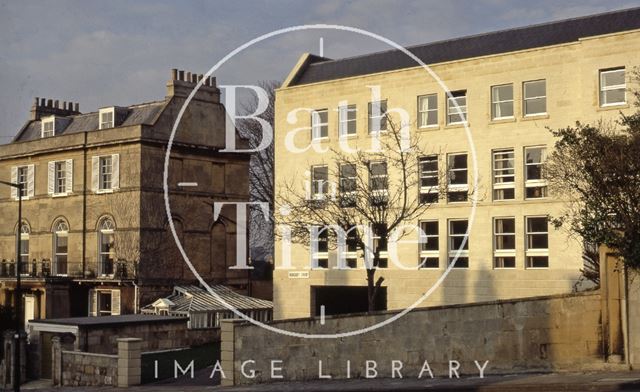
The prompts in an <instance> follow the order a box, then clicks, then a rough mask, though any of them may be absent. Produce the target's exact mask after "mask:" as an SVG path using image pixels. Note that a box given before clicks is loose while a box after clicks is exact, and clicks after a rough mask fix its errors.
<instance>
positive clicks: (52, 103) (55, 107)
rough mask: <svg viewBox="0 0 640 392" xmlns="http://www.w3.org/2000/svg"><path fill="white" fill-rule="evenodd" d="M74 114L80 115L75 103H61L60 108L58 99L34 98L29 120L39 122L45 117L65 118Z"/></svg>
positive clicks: (77, 105) (78, 106)
mask: <svg viewBox="0 0 640 392" xmlns="http://www.w3.org/2000/svg"><path fill="white" fill-rule="evenodd" d="M74 105H75V107H74ZM75 114H80V105H79V104H78V103H77V102H76V103H75V104H74V103H73V102H70V101H69V102H67V101H62V106H61V105H60V100H58V99H56V100H53V99H48V98H40V97H35V98H34V100H33V105H32V106H31V116H30V119H31V120H40V119H41V118H42V117H47V116H60V117H67V116H72V115H75Z"/></svg>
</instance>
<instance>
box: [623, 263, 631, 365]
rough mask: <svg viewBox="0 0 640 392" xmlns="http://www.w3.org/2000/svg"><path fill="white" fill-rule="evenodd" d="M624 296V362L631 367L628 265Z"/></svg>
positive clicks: (625, 271) (625, 270) (625, 272)
mask: <svg viewBox="0 0 640 392" xmlns="http://www.w3.org/2000/svg"><path fill="white" fill-rule="evenodd" d="M623 273H624V297H623V299H622V300H623V301H624V303H623V304H622V313H623V314H622V338H623V342H622V344H623V347H624V363H625V364H626V365H627V366H629V368H631V358H630V357H631V352H630V347H631V344H630V342H629V340H630V338H631V337H630V336H629V270H628V269H627V265H626V264H625V265H624V272H623Z"/></svg>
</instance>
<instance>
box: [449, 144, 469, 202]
mask: <svg viewBox="0 0 640 392" xmlns="http://www.w3.org/2000/svg"><path fill="white" fill-rule="evenodd" d="M458 155H465V156H466V157H467V166H466V167H465V168H464V169H452V162H453V157H454V156H458ZM462 171H464V172H466V173H467V182H466V184H452V183H451V177H452V176H451V172H462ZM452 192H467V193H468V192H469V155H468V154H467V153H466V152H456V153H451V154H447V194H448V193H452ZM467 201H469V197H468V195H467V197H466V199H465V200H463V201H449V196H448V195H447V203H466V202H467Z"/></svg>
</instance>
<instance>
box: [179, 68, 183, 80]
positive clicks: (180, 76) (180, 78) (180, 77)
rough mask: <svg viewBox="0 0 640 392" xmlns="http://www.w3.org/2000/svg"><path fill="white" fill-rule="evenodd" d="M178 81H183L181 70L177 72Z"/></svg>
mask: <svg viewBox="0 0 640 392" xmlns="http://www.w3.org/2000/svg"><path fill="white" fill-rule="evenodd" d="M178 80H184V71H183V70H180V71H178Z"/></svg>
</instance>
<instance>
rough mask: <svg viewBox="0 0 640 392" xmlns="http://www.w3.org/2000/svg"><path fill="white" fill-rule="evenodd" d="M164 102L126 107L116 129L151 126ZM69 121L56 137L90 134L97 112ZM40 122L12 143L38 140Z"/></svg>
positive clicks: (96, 126) (94, 129)
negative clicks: (124, 114)
mask: <svg viewBox="0 0 640 392" xmlns="http://www.w3.org/2000/svg"><path fill="white" fill-rule="evenodd" d="M165 104H166V101H157V102H150V103H145V104H140V105H135V106H130V107H128V112H127V116H126V117H125V119H124V121H123V122H122V124H120V125H118V127H127V126H131V125H142V124H149V125H152V122H153V120H154V118H155V117H156V116H157V115H158V113H160V111H161V110H162V108H163V107H164V106H165ZM67 118H69V119H71V122H70V123H69V124H68V125H67V126H66V127H65V129H64V130H63V131H62V132H58V133H56V135H68V134H72V133H80V132H85V131H88V132H91V131H97V130H98V112H92V113H84V114H77V115H73V116H69V117H67ZM40 131H41V122H40V120H35V121H30V122H29V123H27V125H26V126H25V127H24V128H23V130H22V131H21V132H20V133H18V135H17V136H16V137H15V139H14V140H13V141H14V142H21V141H27V140H35V139H40Z"/></svg>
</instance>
